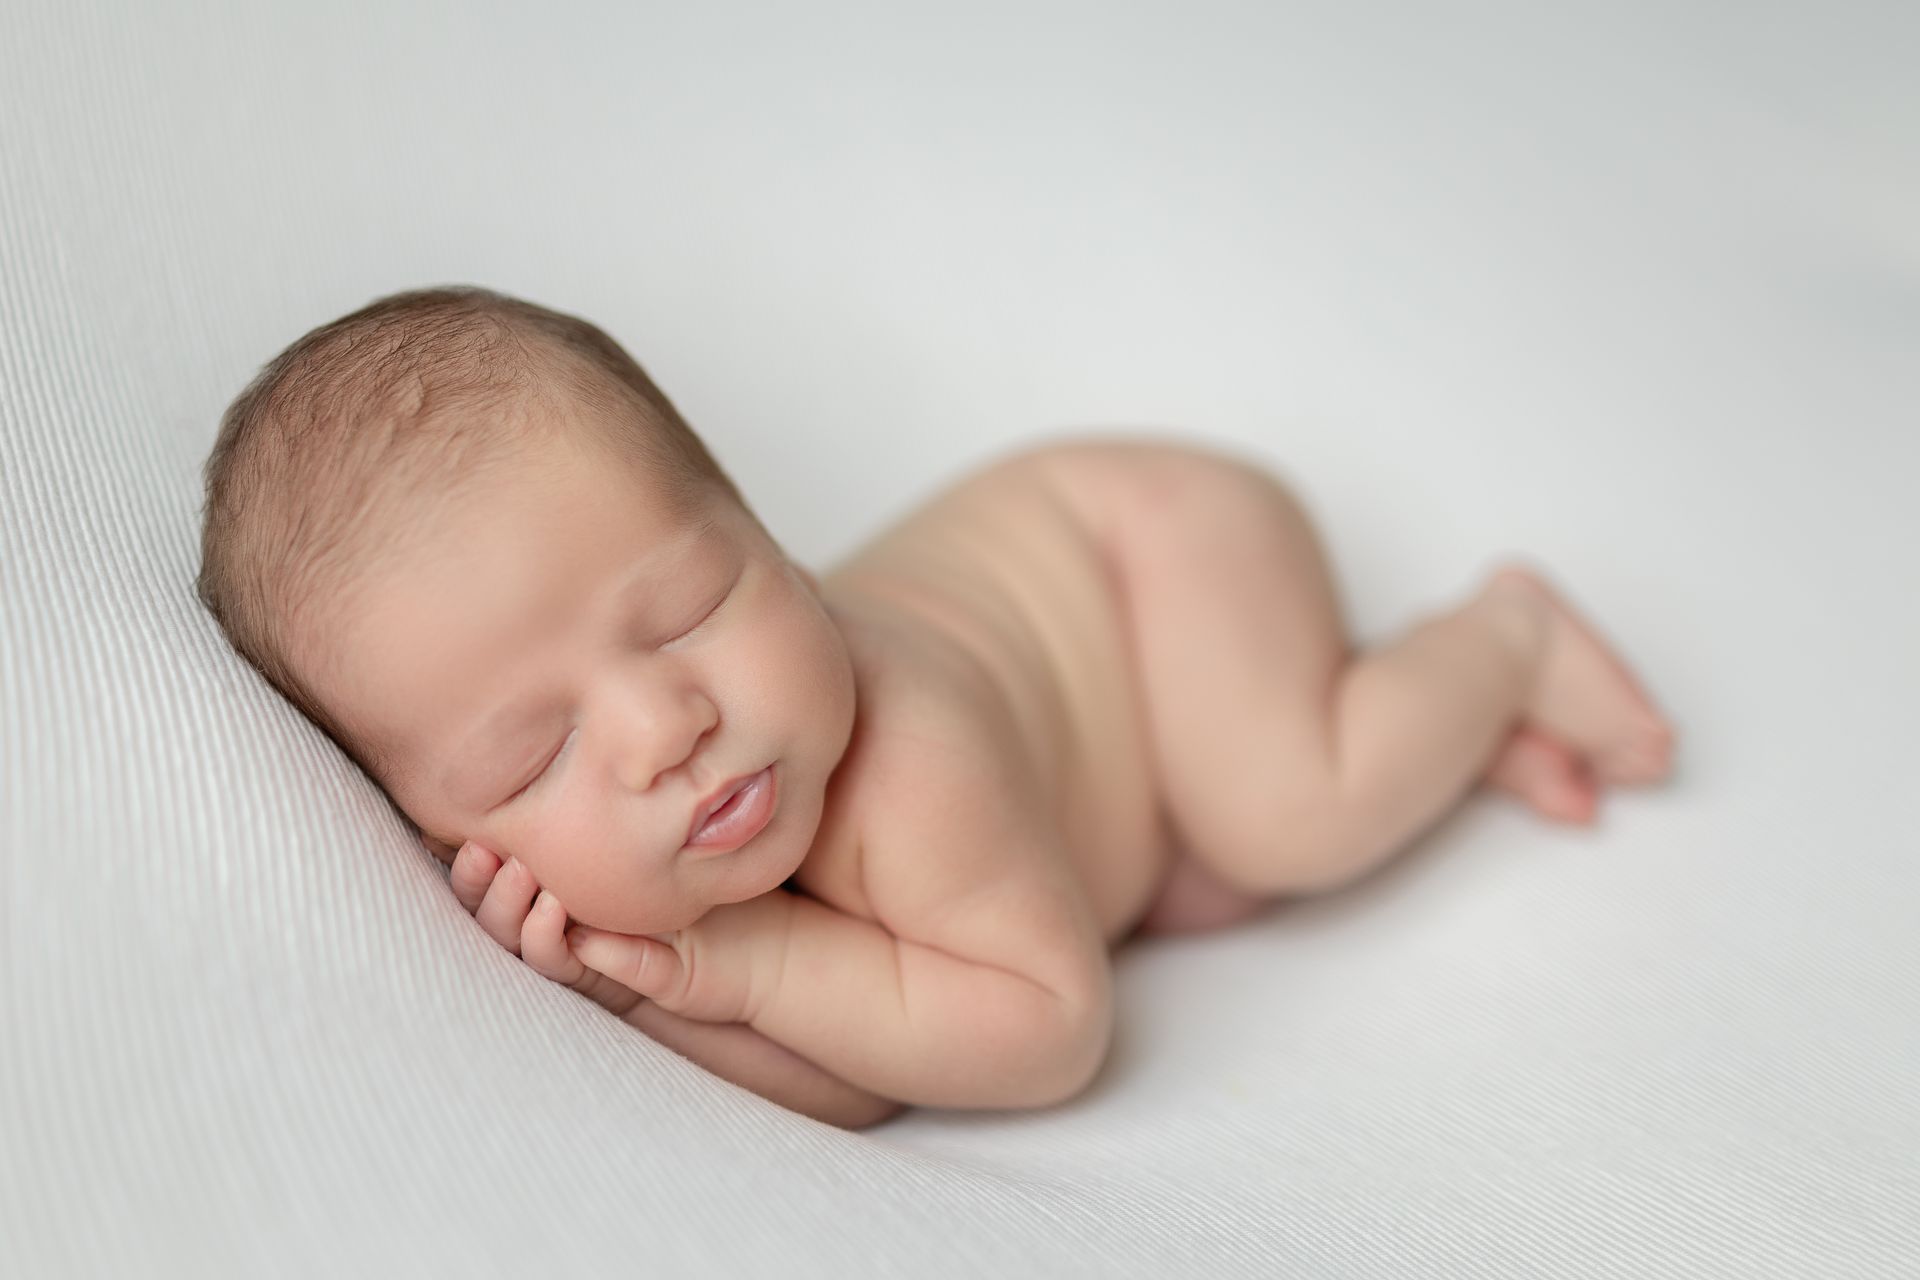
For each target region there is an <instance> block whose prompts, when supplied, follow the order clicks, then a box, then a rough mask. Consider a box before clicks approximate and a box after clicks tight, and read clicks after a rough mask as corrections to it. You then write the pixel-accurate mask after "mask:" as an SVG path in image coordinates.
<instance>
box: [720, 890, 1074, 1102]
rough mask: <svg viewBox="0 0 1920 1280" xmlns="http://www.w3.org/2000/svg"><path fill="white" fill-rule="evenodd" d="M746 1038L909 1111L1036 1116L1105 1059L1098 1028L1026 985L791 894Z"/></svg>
mask: <svg viewBox="0 0 1920 1280" xmlns="http://www.w3.org/2000/svg"><path fill="white" fill-rule="evenodd" d="M750 1022H751V1025H752V1026H753V1027H754V1029H755V1030H758V1031H761V1032H764V1033H765V1034H766V1035H767V1036H769V1037H770V1038H771V1039H773V1040H775V1041H778V1042H779V1043H780V1044H783V1045H786V1046H787V1047H788V1048H790V1049H792V1050H793V1051H794V1052H795V1053H798V1054H800V1055H802V1056H803V1057H806V1058H808V1059H811V1060H812V1061H813V1062H815V1063H818V1064H819V1065H820V1066H821V1067H822V1068H824V1069H825V1070H827V1071H829V1072H832V1073H833V1074H834V1075H836V1076H839V1077H840V1078H841V1079H843V1080H846V1081H848V1082H849V1083H851V1084H854V1085H857V1086H859V1087H860V1088H863V1089H868V1090H871V1091H872V1092H874V1093H876V1094H880V1095H882V1096H884V1097H888V1098H894V1099H897V1100H899V1101H901V1102H904V1103H908V1104H911V1105H916V1106H934V1107H1027V1106H1045V1105H1048V1104H1050V1103H1053V1102H1057V1101H1059V1100H1061V1099H1062V1098H1065V1097H1068V1096H1071V1095H1072V1094H1073V1093H1075V1092H1077V1091H1078V1090H1079V1088H1080V1087H1081V1086H1082V1085H1083V1084H1084V1083H1085V1082H1086V1080H1087V1079H1088V1078H1089V1077H1090V1076H1091V1075H1092V1074H1093V1072H1094V1071H1095V1070H1096V1069H1097V1068H1098V1066H1099V1059H1100V1057H1101V1056H1102V1054H1103V1053H1104V1051H1105V1046H1106V1037H1105V1035H1104V1034H1103V1028H1104V1026H1105V1022H1104V1018H1103V1017H1101V1016H1100V1015H1099V1014H1098V1013H1097V1012H1096V1011H1090V1010H1085V1009H1080V1008H1076V1007H1075V1006H1074V1005H1073V1004H1071V1003H1070V1002H1068V1001H1066V1000H1064V999H1063V998H1062V997H1060V996H1059V995H1057V994H1055V993H1054V992H1053V991H1051V990H1050V989H1048V988H1047V987H1046V986H1044V985H1043V984H1041V983H1040V982H1038V981H1035V980H1034V979H1032V978H1028V977H1026V976H1025V975H1023V974H1020V973H1018V972H1016V971H1014V970H1011V969H1004V968H996V967H994V966H991V965H985V964H980V963H976V962H974V961H971V960H965V959H961V958H959V957H956V956H953V955H950V954H948V953H947V952H944V951H940V950H938V949H936V948H933V947H929V946H925V945H922V944H919V943H915V942H912V941H909V940H906V939H902V938H898V937H895V936H894V935H893V934H892V933H889V932H888V931H887V930H886V929H884V928H882V927H881V926H880V925H878V924H875V923H874V922H872V921H870V920H862V919H860V918H858V917H855V916H850V915H847V914H845V913H843V912H840V911H836V910H834V909H833V908H832V907H829V906H827V905H825V904H824V903H821V902H819V901H817V900H815V899H812V898H807V897H802V896H799V895H792V916H791V921H790V925H789V928H788V930H787V935H786V954H785V959H784V964H783V966H782V969H781V976H780V981H779V984H778V986H777V987H776V988H775V989H774V990H773V991H772V992H770V993H769V994H768V996H767V997H766V998H765V999H764V1000H762V1001H761V1004H760V1007H759V1008H758V1009H756V1010H755V1013H754V1016H753V1017H752V1019H751V1020H750Z"/></svg>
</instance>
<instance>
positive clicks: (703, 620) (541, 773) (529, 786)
mask: <svg viewBox="0 0 1920 1280" xmlns="http://www.w3.org/2000/svg"><path fill="white" fill-rule="evenodd" d="M732 598H733V588H732V587H731V586H729V587H728V588H727V592H726V594H725V595H723V596H721V597H720V599H719V600H717V601H715V602H714V606H713V608H711V609H709V610H707V611H706V612H705V613H704V614H702V615H701V616H700V621H698V622H696V623H694V624H693V625H692V626H691V627H688V628H687V629H686V630H685V631H682V632H681V633H680V634H679V635H677V636H674V637H673V639H672V640H668V641H667V643H668V644H672V643H673V642H674V641H675V640H684V639H686V638H687V637H688V636H691V635H695V634H697V633H698V632H700V631H701V630H702V629H703V628H705V627H706V625H707V623H709V622H711V621H712V620H713V615H714V614H716V613H719V612H720V606H721V605H724V604H725V603H726V602H727V601H728V600H731V599H732ZM575 732H576V733H577V732H578V730H575ZM572 738H573V734H568V735H567V737H566V738H563V739H562V740H561V742H560V750H558V751H556V752H554V753H553V754H552V755H550V756H548V757H547V762H546V763H545V764H543V765H541V766H540V767H539V769H537V770H535V771H534V775H533V776H532V777H531V778H528V779H527V780H526V782H525V783H523V784H522V785H521V786H520V787H519V788H518V789H516V790H515V791H514V793H513V794H512V795H510V796H508V797H507V798H506V799H505V800H502V801H501V802H500V803H499V805H497V806H495V807H496V808H505V807H506V806H507V805H510V804H512V803H513V802H514V801H515V800H518V799H519V798H520V797H521V796H523V795H525V794H526V793H527V792H529V791H531V790H533V789H534V788H535V787H536V786H538V785H539V784H540V782H541V781H542V780H543V779H545V778H546V776H547V773H548V771H549V770H551V769H552V768H553V762H554V761H556V760H558V759H559V758H560V757H561V755H562V754H564V753H565V751H566V749H567V743H568V742H570V741H571V740H572Z"/></svg>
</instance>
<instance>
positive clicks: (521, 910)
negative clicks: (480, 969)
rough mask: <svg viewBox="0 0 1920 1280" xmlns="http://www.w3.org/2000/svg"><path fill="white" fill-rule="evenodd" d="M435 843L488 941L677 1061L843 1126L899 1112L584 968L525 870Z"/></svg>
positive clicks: (793, 1058)
mask: <svg viewBox="0 0 1920 1280" xmlns="http://www.w3.org/2000/svg"><path fill="white" fill-rule="evenodd" d="M435 843H436V842H433V841H427V842H426V844H427V847H428V849H430V850H432V851H433V853H434V855H435V856H436V857H438V858H440V859H441V860H442V861H444V862H447V863H449V865H450V867H451V870H452V876H451V881H452V886H453V892H454V896H455V897H456V898H458V899H459V900H460V904H461V905H462V906H464V907H465V908H466V909H467V910H468V911H470V912H472V913H473V915H474V917H475V918H476V919H477V920H478V921H479V923H480V926H481V927H482V928H483V929H485V930H486V932H487V934H488V935H489V936H490V937H492V938H493V940H494V941H496V942H498V943H499V944H500V945H501V946H503V947H505V948H506V949H507V950H509V951H513V952H516V953H517V954H518V955H519V956H520V958H521V959H523V960H525V961H526V962H527V964H528V965H529V966H530V967H531V968H533V969H534V971H535V972H537V973H539V974H540V975H541V976H543V977H546V978H548V979H551V980H552V981H554V982H558V983H560V984H562V985H563V986H570V987H572V988H573V989H574V990H575V991H578V992H580V993H581V994H582V995H584V996H586V997H587V998H588V999H590V1000H592V1001H593V1002H594V1003H596V1004H598V1005H600V1006H601V1007H603V1008H605V1009H606V1010H607V1011H608V1012H609V1013H612V1014H614V1015H616V1016H617V1017H619V1018H620V1020H621V1021H623V1022H625V1023H627V1024H628V1025H630V1026H634V1027H638V1028H639V1029H640V1030H641V1031H643V1032H645V1033H646V1034H647V1035H648V1036H650V1037H651V1038H653V1039H654V1040H656V1041H658V1042H659V1043H661V1044H663V1045H665V1046H667V1048H669V1049H672V1050H673V1051H674V1052H675V1053H678V1054H680V1055H681V1056H682V1057H684V1058H689V1059H691V1060H692V1061H694V1062H696V1063H698V1064H699V1065H700V1066H702V1067H705V1068H706V1069H707V1070H708V1071H711V1072H713V1074H715V1075H717V1076H720V1077H722V1078H723V1079H726V1080H731V1081H732V1082H733V1083H735V1084H737V1085H739V1086H740V1087H741V1088H743V1089H750V1090H752V1091H753V1092H754V1093H757V1094H759V1095H760V1096H761V1097H763V1098H766V1099H767V1100H769V1101H771V1102H775V1103H778V1104H779V1105H780V1106H783V1107H785V1108H787V1109H788V1110H789V1111H798V1112H799V1113H800V1114H801V1115H804V1116H811V1117H812V1118H813V1119H815V1120H819V1121H822V1122H824V1123H826V1124H831V1125H837V1126H839V1127H840V1128H843V1129H864V1128H866V1127H867V1126H868V1125H873V1124H878V1123H879V1122H880V1121H882V1120H886V1119H888V1118H889V1117H891V1116H893V1115H896V1114H898V1113H899V1111H900V1110H901V1109H902V1108H901V1106H900V1104H899V1103H896V1102H891V1101H889V1100H888V1099H886V1098H882V1097H878V1096H876V1095H874V1094H871V1093H868V1092H867V1091H866V1090H864V1089H859V1088H856V1087H854V1086H853V1085H850V1084H848V1083H847V1082H846V1081H844V1080H840V1079H837V1078H835V1077H834V1076H832V1075H829V1074H828V1073H827V1072H825V1071H822V1070H821V1069H820V1068H819V1067H817V1066H815V1065H814V1064H813V1063H811V1062H808V1061H807V1060H806V1059H805V1058H802V1057H801V1056H800V1055H799V1054H796V1053H794V1052H793V1051H792V1050H790V1049H787V1048H785V1047H783V1046H782V1045H779V1044H776V1043H774V1041H772V1040H770V1039H768V1038H767V1037H766V1036H765V1035H763V1034H761V1033H760V1032H758V1031H755V1030H754V1029H753V1028H752V1027H749V1026H747V1025H745V1024H744V1023H721V1022H695V1021H694V1020H692V1019H691V1018H683V1017H681V1016H680V1015H678V1014H675V1013H669V1012H668V1011H667V1010H665V1009H663V1008H661V1007H660V1006H659V1005H657V1004H655V1003H654V1002H652V1001H651V1000H645V999H642V998H641V996H640V995H639V993H638V992H635V991H633V990H631V989H629V988H627V987H623V986H621V985H620V984H618V983H616V982H614V981H612V980H610V979H608V978H606V977H604V976H603V975H601V974H598V973H595V972H593V971H592V970H590V969H588V968H587V967H586V966H585V965H583V964H581V963H580V961H579V960H577V959H576V958H574V956H573V955H572V954H571V953H570V952H569V951H568V950H567V944H566V942H565V941H564V939H563V937H562V927H563V926H564V925H565V923H566V912H564V911H562V910H560V909H559V908H558V906H557V905H556V904H555V903H554V901H553V896H552V895H551V894H548V893H545V892H544V891H542V890H541V889H540V886H539V885H538V884H536V883H535V882H534V879H533V873H532V872H530V871H528V870H527V869H526V868H525V867H524V866H522V865H521V864H520V863H519V862H518V861H514V862H510V863H508V864H507V865H506V866H504V867H503V866H502V865H501V863H500V860H499V859H498V858H497V857H495V856H494V855H493V854H492V853H490V852H489V851H487V850H486V849H483V848H481V847H480V846H479V845H476V844H467V845H465V846H463V847H462V848H461V849H460V850H459V851H458V853H457V855H456V854H455V853H454V852H453V851H452V850H450V849H447V848H446V846H444V845H441V846H439V847H438V848H436V847H435ZM536 895H538V897H537V898H536ZM536 907H537V908H538V909H536Z"/></svg>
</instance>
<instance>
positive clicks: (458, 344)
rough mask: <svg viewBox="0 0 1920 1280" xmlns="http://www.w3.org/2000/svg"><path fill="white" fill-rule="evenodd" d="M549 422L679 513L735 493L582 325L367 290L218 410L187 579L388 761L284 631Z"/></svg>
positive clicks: (475, 299)
mask: <svg viewBox="0 0 1920 1280" xmlns="http://www.w3.org/2000/svg"><path fill="white" fill-rule="evenodd" d="M561 438H564V439H565V440H567V441H568V442H569V443H572V444H576V445H582V446H585V447H587V448H589V449H597V450H599V451H600V452H601V454H602V456H605V457H607V458H608V459H609V460H611V461H614V462H616V463H626V464H630V465H633V466H636V467H637V468H639V470H640V471H641V473H642V474H645V475H646V476H648V477H650V478H651V479H652V480H653V481H654V482H655V484H656V487H657V488H658V490H659V491H660V492H661V493H662V494H663V495H664V498H665V500H666V501H667V502H668V503H669V504H670V506H671V507H672V508H673V509H674V510H675V512H676V513H685V512H686V511H688V510H690V509H691V507H692V506H693V504H694V502H695V501H696V500H697V499H698V497H699V496H700V494H701V493H702V491H706V492H718V493H719V494H721V495H723V496H724V497H725V498H726V499H728V500H731V501H733V502H735V503H738V504H739V505H740V506H742V507H744V506H745V503H744V502H742V501H741V499H740V494H739V491H738V490H737V489H736V488H735V487H734V484H733V482H732V481H731V480H730V479H729V478H728V477H727V476H726V474H725V473H724V472H723V471H722V470H721V469H720V467H719V465H718V464H717V463H716V462H715V461H714V459H713V457H712V455H711V454H709V453H708V451H707V449H706V446H705V445H704V444H703V443H702V442H701V441H700V438H699V437H698V436H696V435H695V434H694V433H693V431H692V429H691V428H689V427H688V426H687V424H686V422H685V421H684V420H682V418H681V417H680V414H679V412H678V411H677V410H676V409H675V408H674V407H673V404H672V403H671V402H670V401H669V400H668V399H667V398H666V396H664V395H662V394H661V393H660V391H659V389H658V388H657V387H655V386H654V385H653V381H652V380H651V379H650V378H648V377H647V375H646V373H645V372H644V371H643V370H642V369H641V367H640V365H639V364H638V363H637V362H636V361H635V360H634V359H633V357H632V356H630V355H628V354H627V352H626V351H625V350H624V349H623V348H622V347H621V346H620V344H619V343H617V342H615V341H614V340H613V339H612V338H610V337H608V336H607V335H606V334H605V333H603V332H602V331H601V330H600V329H598V328H597V327H595V326H594V325H592V324H589V323H588V322H587V321H585V320H582V319H579V318H578V317H576V316H571V315H565V314H563V313H561V312H558V311H552V310H549V309H548V308H546V307H542V306H537V305H535V304H534V303H531V302H526V301H523V300H521V299H519V298H514V297H510V296H508V295H506V294H502V293H497V292H495V291H493V290H491V289H483V288H479V287H477V286H471V285H448V286H441V287H435V288H424V289H411V290H407V291H405V292H401V293H394V294H389V295H388V296H386V297H383V298H379V299H376V300H375V301H373V302H370V303H368V304H367V305H366V306H364V307H362V308H360V309H359V310H358V311H355V312H352V313H351V314H348V315H345V316H342V317H340V318H339V319H337V320H334V321H332V322H331V323H328V324H324V325H321V326H320V327H319V328H317V329H314V330H312V331H310V332H308V333H306V334H305V335H303V336H302V337H300V338H299V339H298V340H296V341H295V342H294V343H293V344H292V345H291V346H289V347H287V348H286V349H285V350H284V351H282V352H281V353H280V354H279V355H277V356H275V357H274V358H273V359H272V360H270V361H268V362H267V364H266V365H265V366H263V367H262V368H261V369H260V371H259V373H258V374H257V375H256V376H255V377H254V378H253V380H252V381H251V382H249V383H248V384H247V386H246V389H245V390H243V391H242V392H241V393H240V394H239V396H238V397H237V398H236V399H235V400H234V401H233V403H232V404H231V405H229V406H228V407H227V410H226V412H225V413H224V414H223V415H222V416H221V419H220V431H219V435H218V437H217V438H216V439H215V441H214V445H213V452H212V453H211V454H210V455H209V456H208V458H207V462H206V490H207V492H206V502H205V504H204V506H203V508H202V517H203V523H202V526H201V532H200V554H201V562H200V572H199V576H198V578H197V580H196V582H195V590H196V592H197V594H198V596H199V598H200V601H201V603H202V604H204V605H205V606H206V608H207V610H208V611H209V612H210V613H211V614H212V615H213V617H214V619H215V620H216V621H217V622H218V623H219V625H220V629H221V630H222V631H223V632H224V633H225V634H226V637H227V639H228V641H229V642H230V643H231V644H232V645H233V647H234V649H235V650H236V651H237V652H239V654H240V655H241V656H242V657H243V658H245V659H246V660H247V662H248V663H250V664H251V665H252V666H253V667H254V668H255V669H256V670H258V671H259V672H260V674H261V675H262V676H264V677H265V678H266V680H267V682H268V683H269V684H271V685H272V686H273V687H274V688H275V689H277V690H279V691H280V693H281V694H282V696H284V697H285V698H286V699H287V700H288V701H289V702H291V703H293V704H294V706H296V707H297V708H299V709H300V711H301V712H302V713H304V714H305V715H306V716H307V718H308V719H310V720H312V721H313V722H314V723H315V724H316V725H318V726H319V727H320V728H321V729H322V730H323V731H324V732H325V733H326V734H327V735H328V737H330V738H332V739H333V741H334V742H335V743H337V744H338V745H339V746H340V747H341V748H342V749H343V750H344V751H346V752H347V754H348V755H349V756H350V757H352V758H353V759H354V760H355V761H356V762H358V763H359V764H360V766H361V767H362V768H364V769H366V770H368V772H370V773H372V774H374V775H375V776H376V777H378V778H385V777H387V776H390V770H391V769H392V767H393V764H394V762H393V761H392V760H390V759H388V758H386V757H385V756H384V755H383V754H382V753H381V750H380V748H379V746H378V745H377V744H372V743H367V742H362V741H359V740H357V739H356V737H355V735H354V734H353V733H352V731H351V729H350V727H348V726H344V725H342V724H340V723H338V722H337V721H336V720H335V719H334V718H333V717H332V716H330V715H329V714H328V712H327V710H326V708H325V707H323V706H322V705H321V702H320V700H319V698H318V697H316V696H315V694H314V691H313V689H312V687H311V686H310V684H309V681H308V680H307V679H306V678H304V677H303V674H302V672H301V671H300V670H299V669H298V668H297V667H296V666H295V664H294V662H293V660H292V648H291V640H292V638H293V637H294V636H296V635H298V634H300V632H301V631H302V630H303V628H302V627H301V625H300V624H301V623H303V622H306V621H318V620H320V619H322V618H324V617H328V616H337V614H338V613H339V612H340V610H341V609H342V608H343V606H344V605H345V604H346V602H347V599H348V595H349V591H350V586H351V582H352V581H353V580H354V578H355V575H356V574H357V573H364V572H366V571H368V570H372V569H378V568H379V566H380V565H381V564H382V563H383V561H385V560H386V559H388V558H390V557H392V556H393V555H394V554H395V553H396V551H397V547H396V544H395V542H394V540H393V539H394V536H395V535H396V533H398V532H399V531H400V530H401V529H402V528H403V527H404V524H405V522H404V521H403V520H401V519H400V518H399V517H400V516H401V515H402V514H403V513H404V514H405V515H406V516H408V517H410V518H411V519H413V520H415V521H420V520H430V518H431V515H432V513H433V512H434V511H437V510H442V509H444V505H445V504H446V503H448V502H450V501H452V500H455V499H457V498H458V496H459V495H460V494H461V493H462V492H463V491H464V490H465V489H466V488H467V487H468V486H470V485H471V484H472V483H473V482H474V481H475V480H477V479H479V478H480V477H483V476H487V475H492V474H498V473H499V472H500V471H502V470H504V469H505V468H507V467H509V466H511V465H512V464H513V463H514V462H515V461H516V460H519V459H524V458H525V457H526V456H527V455H528V453H529V452H530V450H531V448H532V447H533V446H536V445H538V444H539V443H541V442H551V441H553V440H556V439H561ZM306 630H309V631H311V628H306ZM310 647H311V646H310ZM307 660H308V661H309V662H311V663H320V662H325V661H326V655H325V654H324V653H309V654H308V655H307Z"/></svg>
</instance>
